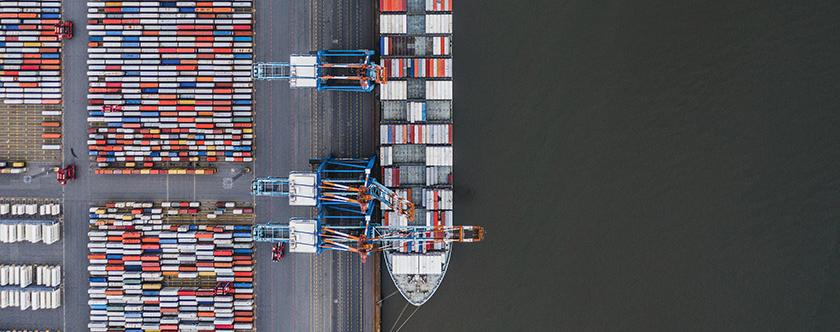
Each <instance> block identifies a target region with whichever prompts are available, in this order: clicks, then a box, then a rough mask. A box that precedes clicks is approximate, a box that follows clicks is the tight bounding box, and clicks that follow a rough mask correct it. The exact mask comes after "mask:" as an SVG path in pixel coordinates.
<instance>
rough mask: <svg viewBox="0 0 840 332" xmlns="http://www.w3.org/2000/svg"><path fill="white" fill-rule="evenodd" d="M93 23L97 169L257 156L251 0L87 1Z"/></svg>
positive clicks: (151, 169)
mask: <svg viewBox="0 0 840 332" xmlns="http://www.w3.org/2000/svg"><path fill="white" fill-rule="evenodd" d="M88 29H89V33H90V40H89V43H88V79H89V82H90V86H89V89H88V107H87V110H88V123H89V125H90V129H89V131H88V147H89V151H90V152H89V153H90V158H91V160H92V161H95V162H96V165H97V171H96V173H98V174H212V173H214V172H215V168H214V167H212V165H213V163H215V162H251V161H253V138H254V137H253V100H252V99H253V98H252V96H253V82H252V77H251V67H252V63H253V40H254V35H253V1H250V0H246V1H213V2H211V1H199V2H193V1H144V2H115V1H89V2H88ZM106 106H107V107H106ZM111 106H116V107H111Z"/></svg>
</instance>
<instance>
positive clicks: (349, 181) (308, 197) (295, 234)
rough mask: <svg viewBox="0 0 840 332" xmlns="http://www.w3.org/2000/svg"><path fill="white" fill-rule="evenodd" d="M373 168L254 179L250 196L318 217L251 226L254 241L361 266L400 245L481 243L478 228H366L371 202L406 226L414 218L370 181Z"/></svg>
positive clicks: (358, 162) (344, 166)
mask: <svg viewBox="0 0 840 332" xmlns="http://www.w3.org/2000/svg"><path fill="white" fill-rule="evenodd" d="M374 163H375V157H371V158H368V159H335V158H327V159H323V160H321V161H320V162H319V164H318V166H317V168H316V169H315V171H314V172H309V173H306V172H292V173H290V174H289V177H288V178H278V177H265V178H257V179H255V180H254V182H253V183H252V186H251V190H252V193H253V194H254V195H256V196H273V197H288V198H289V204H290V205H292V206H310V207H315V208H316V209H317V211H318V213H317V216H316V217H314V218H311V219H301V218H292V219H291V220H290V221H289V223H288V224H277V223H269V224H260V225H257V226H255V227H254V239H255V240H256V241H259V242H272V243H288V244H289V246H288V247H289V251H290V252H299V253H319V252H322V251H324V250H333V251H346V252H354V253H357V254H359V256H360V257H361V258H362V260H363V261H364V260H365V258H366V257H367V256H368V255H369V254H371V253H373V252H380V251H389V250H397V249H398V248H399V245H400V244H404V243H413V244H429V243H456V242H478V241H481V240H482V239H483V238H484V229H483V228H482V227H479V226H426V225H403V226H400V225H381V224H379V223H372V221H371V215H372V214H373V210H374V209H375V202H376V201H379V202H381V203H382V204H383V205H385V206H387V207H389V208H391V209H393V210H395V211H396V212H398V213H399V214H401V215H403V216H405V217H406V218H407V219H408V220H410V221H413V220H414V213H415V207H414V203H412V202H411V201H410V200H409V199H407V198H403V197H401V196H399V195H398V194H397V193H396V192H394V191H393V190H391V189H389V188H388V187H386V186H384V185H382V184H381V183H379V182H377V181H376V180H375V179H373V178H372V177H371V170H372V169H373V165H374Z"/></svg>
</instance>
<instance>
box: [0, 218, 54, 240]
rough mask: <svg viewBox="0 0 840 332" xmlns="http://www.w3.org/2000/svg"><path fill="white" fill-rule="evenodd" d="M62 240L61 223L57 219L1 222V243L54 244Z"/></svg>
mask: <svg viewBox="0 0 840 332" xmlns="http://www.w3.org/2000/svg"><path fill="white" fill-rule="evenodd" d="M59 240H61V224H59V223H58V222H56V221H50V222H46V221H43V222H42V221H38V222H34V221H27V220H20V221H4V222H3V223H0V243H17V242H24V241H26V242H30V243H44V244H53V243H56V242H58V241H59Z"/></svg>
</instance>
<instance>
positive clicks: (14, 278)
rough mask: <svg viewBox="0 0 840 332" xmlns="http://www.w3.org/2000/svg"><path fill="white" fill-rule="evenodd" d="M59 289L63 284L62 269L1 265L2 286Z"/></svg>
mask: <svg viewBox="0 0 840 332" xmlns="http://www.w3.org/2000/svg"><path fill="white" fill-rule="evenodd" d="M33 282H34V283H35V285H38V286H46V287H57V286H58V285H60V284H61V267H60V266H50V265H0V286H18V287H26V286H29V285H31V284H32V283H33Z"/></svg>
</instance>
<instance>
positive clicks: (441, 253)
mask: <svg viewBox="0 0 840 332" xmlns="http://www.w3.org/2000/svg"><path fill="white" fill-rule="evenodd" d="M378 23H379V51H380V54H381V65H382V67H383V68H384V70H385V73H386V75H387V83H385V84H383V85H382V86H381V90H380V94H379V98H380V112H381V114H380V119H381V120H380V127H379V137H380V140H379V143H380V149H379V157H380V165H381V167H382V179H383V184H384V185H386V186H388V187H389V188H391V189H393V190H394V191H396V192H397V193H398V194H399V195H400V196H402V197H404V198H407V199H409V200H411V201H412V202H413V203H414V204H415V205H416V207H417V210H416V218H414V220H413V221H409V220H408V219H407V218H406V217H405V216H404V215H401V214H399V213H397V212H396V211H393V210H389V209H388V207H387V206H385V205H383V206H382V210H383V220H382V223H383V225H397V226H443V227H446V226H453V222H452V208H453V204H452V196H453V195H452V0H380V1H379V20H378ZM394 245H395V246H396V247H397V248H398V250H395V251H386V252H385V253H384V257H385V263H386V266H387V267H388V271H389V272H390V275H391V279H392V280H393V281H394V284H395V285H396V286H397V289H398V290H399V291H400V293H401V294H402V295H403V297H405V299H406V300H407V301H408V302H409V303H411V304H413V305H415V306H419V305H422V304H424V303H426V301H428V300H429V299H430V298H431V297H432V295H434V293H435V291H436V290H437V289H438V287H439V286H440V285H441V282H442V281H443V278H444V276H445V275H446V270H447V268H448V266H449V260H450V257H451V252H452V247H451V243H449V242H438V243H425V244H421V245H418V244H417V243H416V242H411V241H398V242H397V243H395V244H394Z"/></svg>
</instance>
